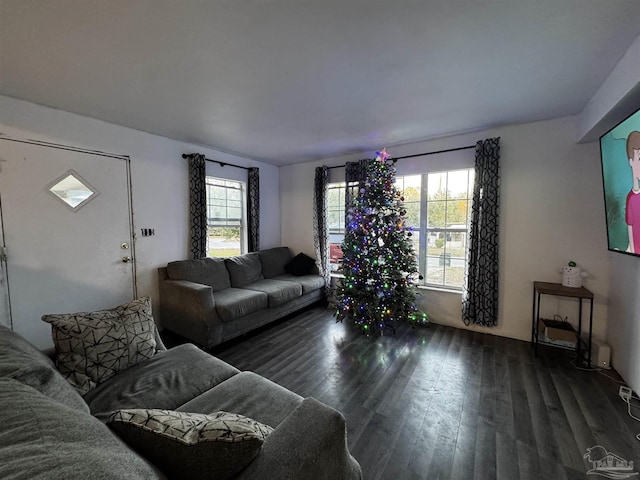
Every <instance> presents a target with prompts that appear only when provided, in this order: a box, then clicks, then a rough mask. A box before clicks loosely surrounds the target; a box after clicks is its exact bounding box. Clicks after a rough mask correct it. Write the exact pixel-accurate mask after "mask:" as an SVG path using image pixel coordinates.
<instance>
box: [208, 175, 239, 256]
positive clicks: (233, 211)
mask: <svg viewBox="0 0 640 480" xmlns="http://www.w3.org/2000/svg"><path fill="white" fill-rule="evenodd" d="M245 191H246V187H245V183H244V182H240V181H236V180H225V179H222V178H215V177H207V225H208V229H209V236H208V245H207V251H208V252H209V256H210V257H231V256H234V255H240V254H242V253H245V251H246V245H247V234H246V220H245V212H246V210H247V209H246V203H245V202H246V195H245Z"/></svg>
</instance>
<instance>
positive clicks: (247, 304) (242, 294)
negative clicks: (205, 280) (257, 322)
mask: <svg viewBox="0 0 640 480" xmlns="http://www.w3.org/2000/svg"><path fill="white" fill-rule="evenodd" d="M213 302H214V304H215V306H216V311H217V312H218V315H220V318H221V319H222V321H223V322H229V321H232V320H235V319H236V318H239V317H242V316H244V315H248V314H250V313H253V312H257V311H258V310H261V309H263V308H267V307H268V306H269V298H268V296H267V294H266V293H264V292H258V291H256V290H245V289H241V288H227V289H225V290H222V291H220V292H214V293H213Z"/></svg>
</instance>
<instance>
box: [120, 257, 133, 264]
mask: <svg viewBox="0 0 640 480" xmlns="http://www.w3.org/2000/svg"><path fill="white" fill-rule="evenodd" d="M129 262H131V257H122V263H129Z"/></svg>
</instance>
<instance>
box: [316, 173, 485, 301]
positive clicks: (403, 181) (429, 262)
mask: <svg viewBox="0 0 640 480" xmlns="http://www.w3.org/2000/svg"><path fill="white" fill-rule="evenodd" d="M473 181H474V169H473V168H464V169H460V170H451V171H445V172H432V173H424V174H419V175H404V176H396V188H397V189H398V190H399V191H400V192H401V194H402V197H403V199H404V201H403V203H404V208H405V210H406V212H407V213H406V216H405V219H406V222H405V225H406V227H407V228H408V229H410V231H411V240H412V242H413V247H414V250H415V252H416V254H417V257H418V268H419V271H420V274H421V275H422V276H423V277H424V278H423V281H422V283H423V284H424V285H426V286H431V287H441V288H448V289H454V290H458V289H462V286H463V283H464V270H465V266H466V261H467V258H466V252H467V238H468V233H469V221H470V219H471V195H472V193H473ZM344 197H345V183H344V182H341V183H330V184H329V185H328V186H327V199H328V202H327V224H328V228H329V262H330V265H331V271H336V270H338V268H339V266H340V260H341V259H342V248H341V244H342V240H343V239H344V234H345V220H344V217H345V198H344Z"/></svg>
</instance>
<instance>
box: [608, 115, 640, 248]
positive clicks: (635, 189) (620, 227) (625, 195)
mask: <svg viewBox="0 0 640 480" xmlns="http://www.w3.org/2000/svg"><path fill="white" fill-rule="evenodd" d="M600 160H601V162H602V183H603V188H604V206H605V211H606V218H607V241H608V243H609V250H611V251H614V252H620V253H626V254H629V255H637V256H640V110H638V111H636V112H635V113H634V114H632V115H630V116H628V117H627V118H625V119H624V120H623V121H622V122H620V123H619V124H618V125H616V126H615V127H613V128H612V129H611V130H609V131H608V132H607V133H605V134H604V135H602V136H601V137H600Z"/></svg>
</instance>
